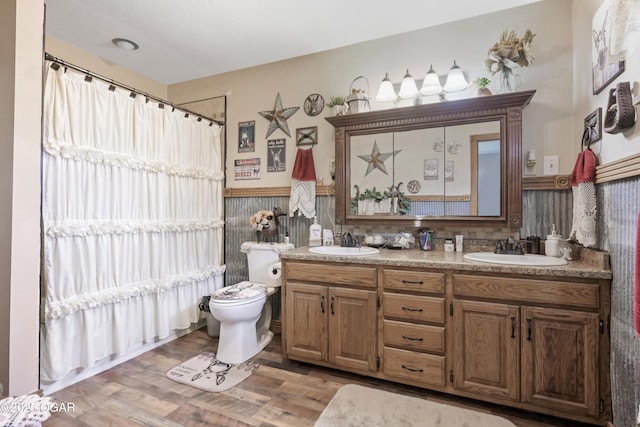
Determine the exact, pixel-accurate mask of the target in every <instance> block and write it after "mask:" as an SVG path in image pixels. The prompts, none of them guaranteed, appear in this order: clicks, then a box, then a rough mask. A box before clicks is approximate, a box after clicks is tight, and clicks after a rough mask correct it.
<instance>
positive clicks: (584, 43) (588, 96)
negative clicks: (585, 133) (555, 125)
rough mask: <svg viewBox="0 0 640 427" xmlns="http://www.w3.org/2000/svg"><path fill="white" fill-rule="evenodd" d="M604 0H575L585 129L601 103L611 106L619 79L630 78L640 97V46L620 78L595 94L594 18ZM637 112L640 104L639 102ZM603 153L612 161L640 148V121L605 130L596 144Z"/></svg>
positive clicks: (578, 106)
mask: <svg viewBox="0 0 640 427" xmlns="http://www.w3.org/2000/svg"><path fill="white" fill-rule="evenodd" d="M602 4H603V0H580V1H579V2H578V1H576V2H574V6H573V20H574V22H573V35H574V39H575V43H574V50H573V54H574V63H575V70H576V71H575V73H574V81H573V87H574V93H575V97H574V104H575V123H574V127H575V128H576V129H582V126H583V123H584V118H585V117H586V116H587V115H589V114H590V113H591V112H592V111H594V110H595V109H596V108H598V107H601V108H602V111H603V113H602V114H603V117H602V119H603V121H604V112H605V110H606V108H607V99H608V96H609V89H610V88H612V87H615V85H616V83H618V82H624V81H629V82H631V86H632V87H633V93H634V99H635V100H636V101H637V100H638V99H639V98H638V97H639V96H640V86H639V83H638V81H639V80H640V78H639V77H638V76H640V46H638V47H637V48H636V50H635V51H633V52H630V53H629V54H628V57H627V59H626V61H625V71H624V72H623V73H622V74H621V75H620V76H618V77H617V78H616V80H615V81H614V82H613V83H611V84H610V85H609V86H607V87H606V88H605V89H604V90H603V91H602V92H600V93H599V94H598V95H593V92H592V85H591V44H592V42H591V40H592V38H591V21H592V18H593V15H594V14H595V13H596V11H597V10H598V8H599V7H600V6H601V5H602ZM636 115H637V106H636ZM592 148H593V150H594V151H595V152H596V153H597V154H598V155H599V161H600V163H601V164H604V163H609V162H612V161H614V160H618V159H621V158H624V157H628V156H630V155H633V154H637V153H639V152H640V124H639V121H636V125H635V126H634V127H633V128H630V129H628V130H626V131H624V132H623V133H619V134H616V135H611V134H608V133H606V132H603V136H602V141H601V142H599V143H597V144H594V145H593V146H592Z"/></svg>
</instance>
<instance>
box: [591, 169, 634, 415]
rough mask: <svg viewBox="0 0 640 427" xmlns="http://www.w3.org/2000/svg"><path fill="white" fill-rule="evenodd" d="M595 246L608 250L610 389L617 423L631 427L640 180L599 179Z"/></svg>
mask: <svg viewBox="0 0 640 427" xmlns="http://www.w3.org/2000/svg"><path fill="white" fill-rule="evenodd" d="M596 187H597V206H598V224H597V225H598V247H600V248H602V249H604V250H606V251H608V252H609V253H610V255H611V269H612V272H613V282H612V284H611V287H612V289H611V394H612V400H613V422H614V424H615V425H616V426H635V425H636V422H637V416H638V414H637V412H638V410H639V409H638V406H639V405H640V337H636V336H635V332H634V330H633V283H634V264H635V261H634V257H635V253H636V248H635V244H636V232H637V226H638V224H637V221H638V213H639V212H640V179H638V178H632V179H625V180H620V181H613V182H611V183H603V184H598V185H597V186H596Z"/></svg>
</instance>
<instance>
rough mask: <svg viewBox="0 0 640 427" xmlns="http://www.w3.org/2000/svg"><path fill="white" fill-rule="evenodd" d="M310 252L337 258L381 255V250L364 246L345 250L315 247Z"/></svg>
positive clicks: (335, 247) (337, 247)
mask: <svg viewBox="0 0 640 427" xmlns="http://www.w3.org/2000/svg"><path fill="white" fill-rule="evenodd" d="M309 252H313V253H314V254H323V255H336V256H362V255H375V254H377V253H380V250H379V249H376V248H370V247H368V246H364V247H361V248H345V247H342V246H314V247H312V248H309Z"/></svg>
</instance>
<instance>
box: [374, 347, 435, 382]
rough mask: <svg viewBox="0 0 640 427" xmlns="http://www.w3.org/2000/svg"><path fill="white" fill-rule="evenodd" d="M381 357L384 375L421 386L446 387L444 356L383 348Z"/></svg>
mask: <svg viewBox="0 0 640 427" xmlns="http://www.w3.org/2000/svg"><path fill="white" fill-rule="evenodd" d="M383 357H384V369H383V372H384V374H385V375H388V376H390V377H395V378H402V379H407V380H411V381H414V382H418V383H422V384H430V385H437V386H442V387H444V386H445V385H446V382H445V366H444V356H436V355H433V354H423V353H416V352H413V351H408V350H400V349H397V348H389V347H385V348H384V356H383Z"/></svg>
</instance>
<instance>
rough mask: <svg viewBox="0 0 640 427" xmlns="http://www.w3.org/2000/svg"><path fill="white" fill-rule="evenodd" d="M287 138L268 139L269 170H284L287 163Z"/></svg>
mask: <svg viewBox="0 0 640 427" xmlns="http://www.w3.org/2000/svg"><path fill="white" fill-rule="evenodd" d="M285 142H286V141H285V139H284V138H282V139H269V140H267V172H284V171H285V170H286V169H287V164H286V158H287V155H286V145H285Z"/></svg>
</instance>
